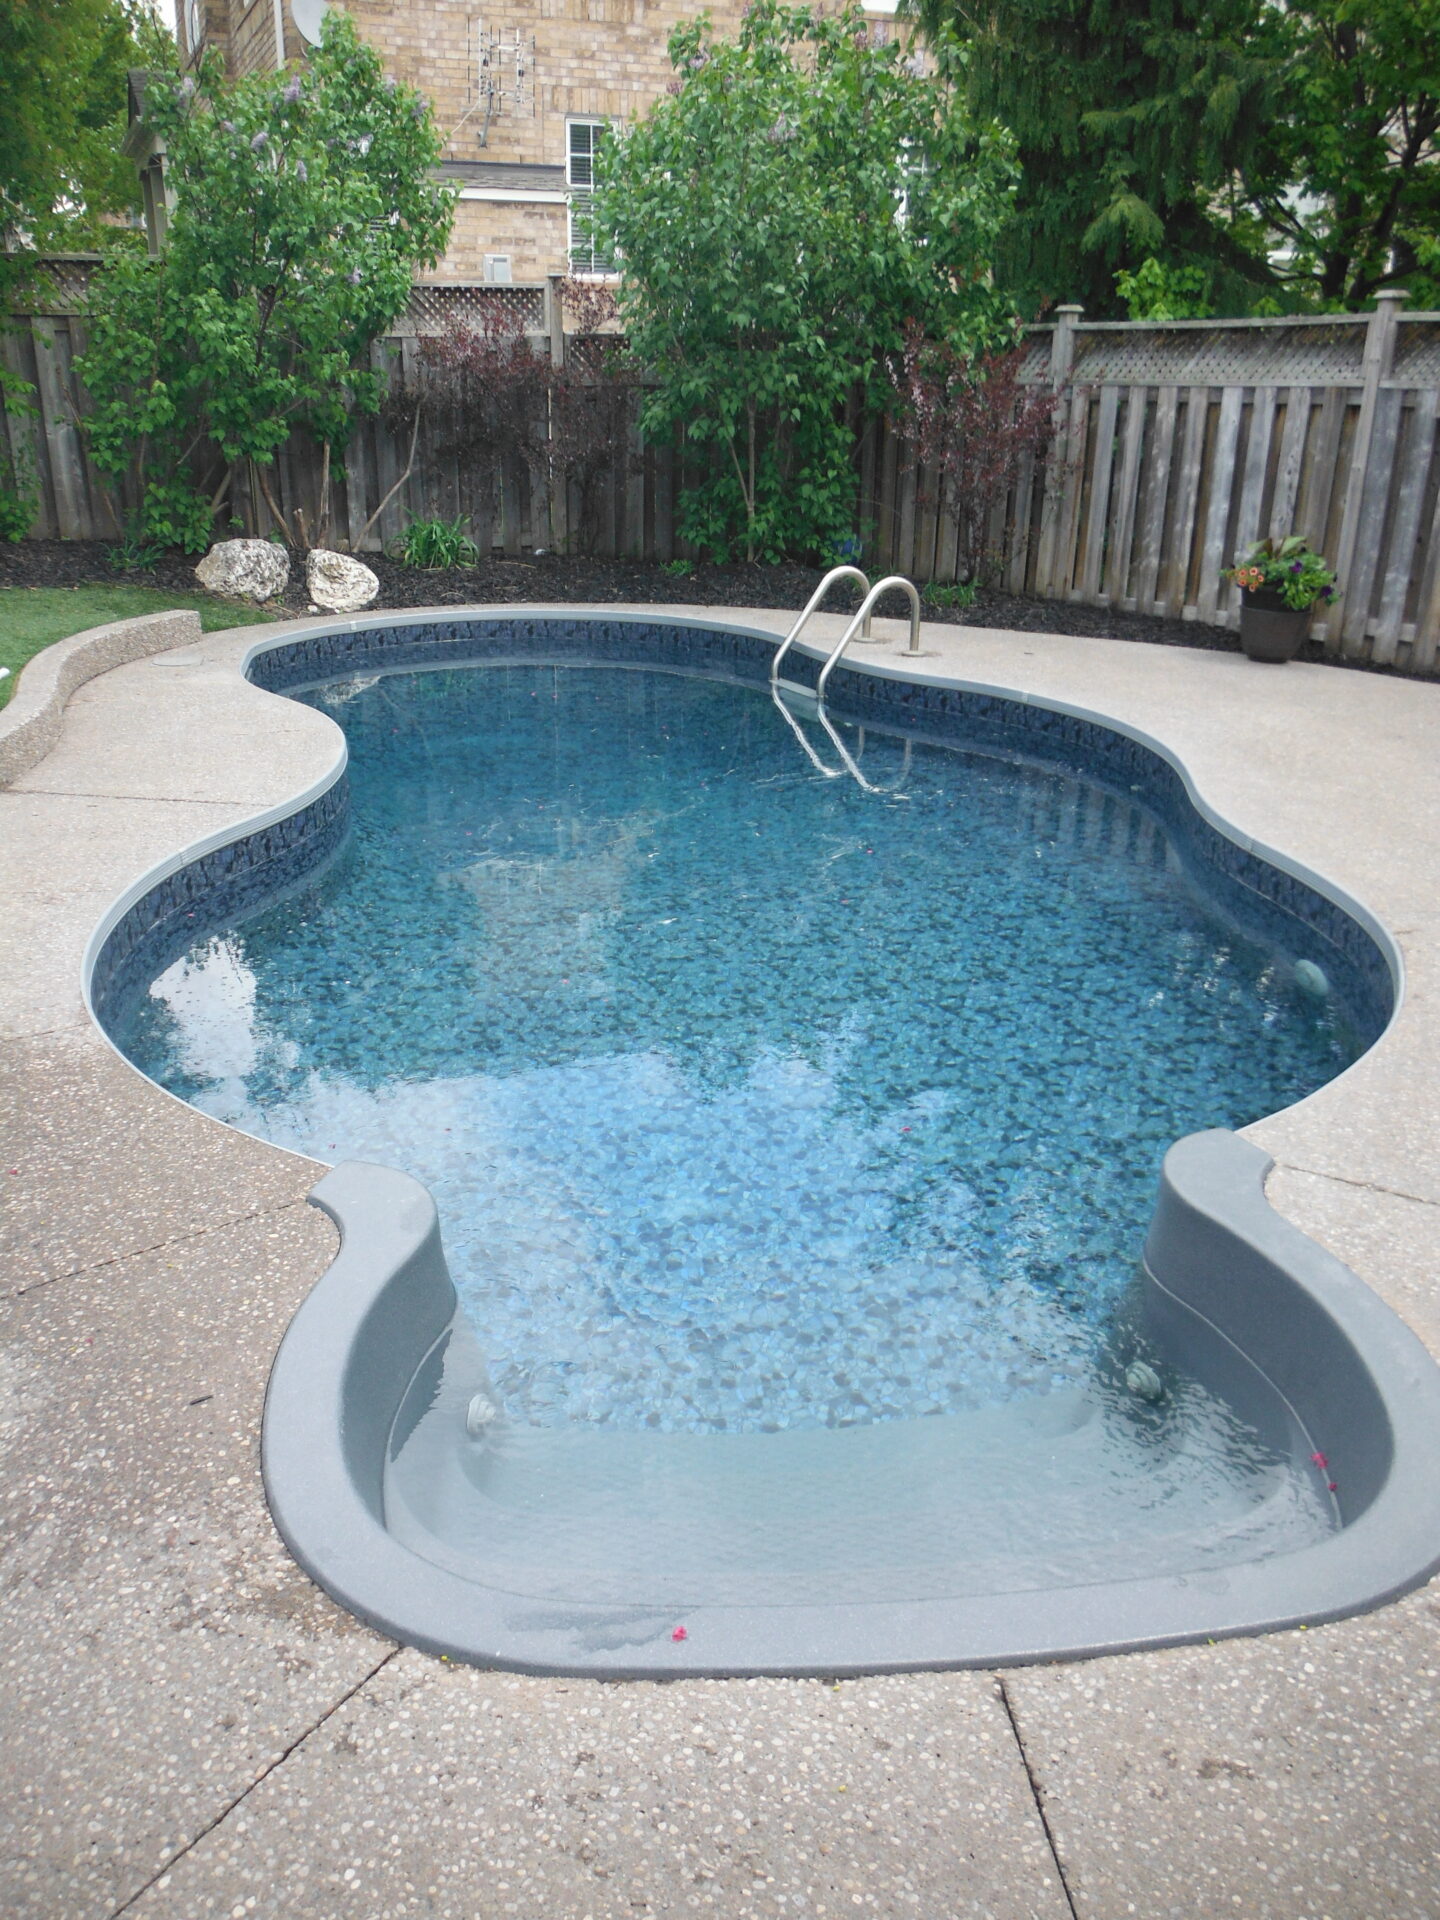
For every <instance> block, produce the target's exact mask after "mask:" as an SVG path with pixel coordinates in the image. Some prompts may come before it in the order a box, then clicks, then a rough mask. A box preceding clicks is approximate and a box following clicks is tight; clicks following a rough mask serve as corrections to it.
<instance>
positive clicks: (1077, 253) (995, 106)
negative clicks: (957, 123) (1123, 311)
mask: <svg viewBox="0 0 1440 1920" xmlns="http://www.w3.org/2000/svg"><path fill="white" fill-rule="evenodd" d="M913 4H914V7H915V10H916V12H917V14H918V15H919V17H920V18H921V19H922V20H923V21H924V23H925V25H926V28H927V30H928V31H931V32H942V31H945V30H947V29H948V30H949V31H950V32H952V33H954V34H955V35H957V36H958V37H959V39H960V40H961V41H963V43H964V47H965V64H964V67H963V81H964V85H965V88H966V91H967V95H968V98H969V101H970V104H971V108H972V110H973V111H974V112H977V113H980V114H989V115H994V116H996V117H997V118H999V119H1002V120H1003V121H1004V122H1005V124H1006V125H1007V126H1009V127H1012V128H1013V129H1014V131H1015V134H1016V136H1017V138H1018V142H1019V154H1020V160H1021V164H1022V168H1023V178H1022V182H1021V187H1020V193H1019V199H1018V203H1017V207H1016V218H1015V220H1014V221H1013V222H1012V223H1011V225H1010V226H1009V228H1008V229H1007V230H1006V233H1005V235H1004V236H1003V238H1002V241H1001V245H1000V248H999V250H998V253H997V257H996V273H997V278H998V280H999V281H1000V284H1001V285H1002V286H1003V287H1005V288H1006V289H1007V290H1008V291H1009V292H1011V293H1012V294H1013V295H1014V297H1015V298H1016V299H1017V300H1018V301H1019V302H1020V304H1021V306H1022V307H1023V308H1024V309H1025V310H1026V311H1028V312H1032V313H1033V312H1036V311H1038V310H1039V309H1040V308H1041V307H1043V306H1044V305H1045V304H1047V303H1048V302H1052V301H1056V300H1078V301H1080V302H1081V303H1082V304H1083V305H1084V306H1085V308H1086V309H1087V311H1088V312H1091V313H1093V314H1096V315H1097V316H1098V315H1102V314H1107V313H1115V312H1116V311H1117V307H1118V303H1117V300H1116V293H1115V286H1114V279H1115V274H1116V272H1117V270H1118V269H1120V268H1122V267H1129V268H1132V270H1133V268H1134V267H1135V266H1137V265H1138V264H1139V262H1141V261H1142V260H1145V259H1147V258H1150V257H1154V258H1155V259H1157V260H1159V261H1160V262H1161V263H1162V264H1163V265H1165V266H1167V267H1169V266H1181V267H1183V266H1186V265H1187V264H1197V263H1198V264H1203V266H1204V267H1205V269H1206V270H1207V272H1208V273H1209V274H1210V275H1211V276H1212V277H1213V278H1214V279H1215V280H1216V281H1217V282H1218V285H1217V289H1216V290H1217V292H1218V294H1219V297H1220V298H1221V300H1222V301H1223V302H1224V303H1225V304H1226V305H1227V306H1228V307H1230V308H1231V309H1232V310H1233V309H1234V308H1235V307H1237V306H1238V307H1239V308H1241V309H1242V310H1243V309H1244V307H1245V306H1246V305H1247V304H1248V301H1249V299H1250V298H1251V297H1252V291H1251V288H1252V283H1264V282H1266V281H1267V280H1268V277H1269V276H1268V274H1267V272H1266V268H1265V263H1264V260H1263V257H1257V256H1256V255H1255V254H1254V253H1253V252H1252V251H1250V250H1249V249H1248V248H1247V246H1246V245H1244V244H1242V243H1240V242H1238V241H1237V240H1236V238H1235V236H1234V235H1233V234H1232V233H1231V232H1230V224H1229V215H1228V212H1227V209H1226V207H1225V206H1224V204H1223V197H1224V195H1225V193H1226V191H1227V190H1228V189H1229V187H1230V184H1231V182H1232V181H1233V179H1234V177H1235V175H1236V173H1237V170H1239V169H1241V168H1243V167H1244V166H1245V165H1246V164H1247V163H1248V161H1249V158H1250V156H1251V155H1252V153H1253V152H1254V151H1255V150H1256V148H1257V145H1258V144H1259V143H1260V141H1261V140H1262V137H1263V132H1264V128H1265V125H1266V121H1267V117H1268V116H1269V115H1270V114H1271V113H1272V112H1273V111H1274V109H1275V99H1276V94H1277V92H1278V90H1279V70H1278V66H1279V63H1278V62H1277V60H1276V58H1275V57H1274V56H1273V54H1272V53H1271V51H1270V50H1269V49H1267V48H1257V47H1254V46H1252V45H1251V43H1250V34H1251V28H1252V26H1253V22H1254V17H1255V14H1256V12H1257V11H1258V9H1259V7H1260V6H1261V5H1262V4H1264V0H1136V4H1133V5H1124V6H1115V5H1113V4H1112V3H1111V0H984V4H983V5H982V4H981V3H980V0H913Z"/></svg>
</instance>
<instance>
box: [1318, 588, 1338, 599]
mask: <svg viewBox="0 0 1440 1920" xmlns="http://www.w3.org/2000/svg"><path fill="white" fill-rule="evenodd" d="M1320 598H1321V599H1322V600H1333V599H1334V598H1335V589H1334V588H1333V587H1321V589H1320Z"/></svg>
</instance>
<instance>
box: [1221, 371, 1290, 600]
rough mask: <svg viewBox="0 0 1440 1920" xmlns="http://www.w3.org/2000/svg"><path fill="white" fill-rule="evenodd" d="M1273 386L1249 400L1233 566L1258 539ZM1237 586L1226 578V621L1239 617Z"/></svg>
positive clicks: (1257, 391) (1272, 428) (1272, 413)
mask: <svg viewBox="0 0 1440 1920" xmlns="http://www.w3.org/2000/svg"><path fill="white" fill-rule="evenodd" d="M1276 391H1277V390H1276V389H1275V388H1274V387H1257V388H1256V389H1255V397H1254V399H1253V400H1252V401H1251V403H1250V432H1249V436H1248V438H1247V439H1246V442H1245V466H1244V472H1243V474H1242V475H1241V477H1240V510H1239V513H1238V515H1237V516H1236V520H1235V547H1234V551H1233V552H1232V553H1231V554H1230V555H1229V556H1228V558H1229V562H1230V564H1231V565H1232V566H1233V565H1237V564H1238V563H1239V562H1240V561H1241V560H1243V559H1244V557H1245V555H1246V554H1248V553H1249V551H1250V549H1251V548H1252V547H1253V546H1254V545H1255V543H1256V541H1258V540H1259V538H1260V514H1261V510H1262V507H1263V505H1264V498H1265V476H1266V474H1267V473H1268V472H1269V470H1270V442H1271V438H1272V436H1273V434H1274V431H1275V401H1276ZM1239 609H1240V589H1239V588H1238V587H1237V586H1236V585H1235V583H1234V581H1233V580H1232V581H1228V582H1227V583H1226V586H1225V591H1224V594H1223V596H1222V599H1221V603H1220V606H1219V608H1218V612H1219V614H1220V615H1221V616H1222V617H1223V618H1224V619H1225V621H1226V623H1227V624H1233V623H1234V622H1235V621H1236V620H1237V619H1238V618H1239Z"/></svg>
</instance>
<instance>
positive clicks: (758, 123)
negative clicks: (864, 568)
mask: <svg viewBox="0 0 1440 1920" xmlns="http://www.w3.org/2000/svg"><path fill="white" fill-rule="evenodd" d="M670 59H671V63H672V65H673V66H674V68H675V71H676V75H677V78H676V79H675V80H674V81H673V82H672V83H671V88H670V92H669V94H668V96H667V97H665V98H664V99H662V100H661V101H659V102H658V103H657V105H656V106H655V108H654V109H653V110H652V111H651V113H650V114H649V116H648V117H647V118H646V119H644V120H642V121H640V122H638V123H636V124H634V125H632V126H630V127H629V128H626V129H621V130H617V131H616V132H614V133H613V134H612V135H611V137H610V138H609V139H608V140H607V141H606V142H605V143H604V145H603V146H602V147H601V149H600V155H599V163H598V168H597V173H598V188H597V192H596V195H595V203H594V220H593V228H594V239H595V241H596V245H597V249H598V250H599V251H600V252H601V253H603V254H605V255H607V256H609V257H611V258H614V259H616V260H618V261H619V262H620V263H621V270H622V275H623V278H622V284H621V293H620V308H621V317H622V321H623V323H624V325H625V328H626V330H627V331H628V333H629V335H630V342H631V347H632V349H633V351H634V353H635V354H636V356H637V358H638V359H639V360H640V361H641V362H642V363H643V364H644V365H645V366H646V367H647V368H648V369H649V370H650V372H651V373H652V375H653V377H654V378H655V380H656V381H657V382H658V385H656V386H655V387H654V388H652V389H651V390H650V391H649V392H648V393H647V396H646V400H645V405H644V410H643V415H642V426H643V427H644V429H645V431H646V432H647V433H648V434H649V435H651V436H652V437H663V436H667V435H670V434H675V433H681V432H683V434H684V435H685V437H686V438H687V440H688V442H689V443H690V445H691V446H692V448H695V447H698V448H699V449H700V450H702V452H704V453H706V454H708V456H709V460H710V469H711V470H710V473H709V475H708V477H707V478H706V479H705V480H703V481H702V482H701V483H700V484H699V485H697V486H695V487H693V488H691V489H689V490H688V491H687V492H686V494H685V496H684V498H683V500H682V503H681V517H680V530H681V532H682V534H683V535H684V536H685V537H686V538H687V539H689V540H691V541H693V542H694V543H695V544H696V545H698V546H701V547H703V548H705V549H707V550H709V551H711V552H714V553H716V554H717V555H723V554H725V553H728V552H729V551H731V550H732V549H733V548H735V547H738V548H739V549H740V550H741V551H743V552H744V554H745V556H746V557H747V558H750V559H755V558H772V557H777V556H779V555H782V554H787V553H800V552H811V553H813V552H824V551H826V550H827V549H828V548H829V547H830V546H831V544H832V543H833V542H834V541H835V540H836V539H838V538H839V537H841V536H843V534H845V533H846V532H848V531H849V528H850V524H851V520H852V514H853V501H854V494H855V476H854V472H853V467H852V457H851V456H852V445H853V436H852V435H851V434H850V432H849V431H848V430H847V428H846V425H845V420H844V408H845V403H846V400H847V398H848V397H849V396H850V394H851V393H852V392H853V390H854V389H855V387H856V386H857V384H859V385H860V386H862V387H864V388H866V389H867V390H868V392H869V395H870V397H871V399H872V401H873V402H874V403H875V404H876V405H877V406H878V405H882V404H883V403H884V400H885V399H886V397H888V382H887V380H886V373H885V366H886V357H887V355H889V354H891V353H893V352H895V351H898V350H899V348H900V345H901V341H902V338H903V333H904V327H905V323H906V321H907V320H912V319H913V320H915V321H918V322H919V323H921V324H922V325H923V326H924V327H925V328H926V329H927V331H929V332H930V333H931V334H932V335H934V336H935V337H937V338H943V339H946V340H948V341H950V342H951V343H952V344H953V345H955V346H957V347H962V348H968V349H972V350H973V349H976V348H978V347H980V346H982V345H983V344H985V343H986V342H987V341H988V340H989V339H990V338H991V336H992V334H993V332H994V331H995V329H996V327H997V326H998V325H1000V324H1001V323H1002V320H1003V313H1004V311H1005V310H1004V307H1003V303H1002V302H1001V301H1000V300H999V298H998V297H997V295H996V293H995V291H994V289H993V287H992V286H991V284H990V279H989V271H988V269H989V261H990V257H991V253H992V249H993V247H994V244H995V239H996V236H997V234H998V233H999V231H1000V229H1001V227H1002V225H1003V224H1004V221H1005V219H1006V218H1007V216H1008V214H1009V211H1010V204H1011V196H1012V191H1013V185H1014V178H1015V169H1014V161H1013V157H1012V142H1011V140H1010V137H1009V135H1008V134H1007V133H1006V132H1005V131H1004V129H1003V128H1001V127H1000V126H998V125H994V124H991V123H988V122H976V121H974V120H972V119H971V117H970V116H969V115H968V114H967V113H966V112H965V110H964V107H963V104H962V101H961V99H960V97H959V94H958V92H957V90H956V88H955V86H954V85H953V83H952V82H951V81H949V80H947V79H945V78H942V77H941V76H940V75H938V74H935V73H927V72H926V71H924V69H923V67H922V65H921V63H920V62H919V61H918V60H916V59H914V58H913V57H910V56H908V55H907V52H906V50H905V49H904V48H903V47H901V46H898V45H896V44H894V43H893V42H888V43H880V44H877V43H876V42H875V41H874V40H873V39H872V37H871V34H870V31H869V25H868V23H867V22H866V20H865V19H864V17H863V15H862V14H861V13H860V12H859V10H858V8H855V7H853V6H851V7H847V8H846V10H845V11H843V12H842V13H840V14H838V15H833V14H832V15H826V14H822V13H820V12H819V11H816V10H812V9H811V8H809V7H803V6H802V7H789V6H782V5H779V4H776V0H755V4H753V5H752V6H751V7H750V8H749V10H748V11H747V13H746V15H745V18H744V21H743V23H742V26H741V29H740V34H739V37H738V39H737V40H735V41H734V42H727V41H723V40H717V39H716V38H715V37H714V35H713V33H712V32H711V30H710V26H709V23H708V21H707V20H706V19H705V18H704V17H703V16H702V17H701V18H700V19H698V20H694V21H691V22H687V23H686V24H684V25H682V26H680V27H678V28H677V29H676V31H675V32H674V33H673V34H672V35H671V39H670Z"/></svg>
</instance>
